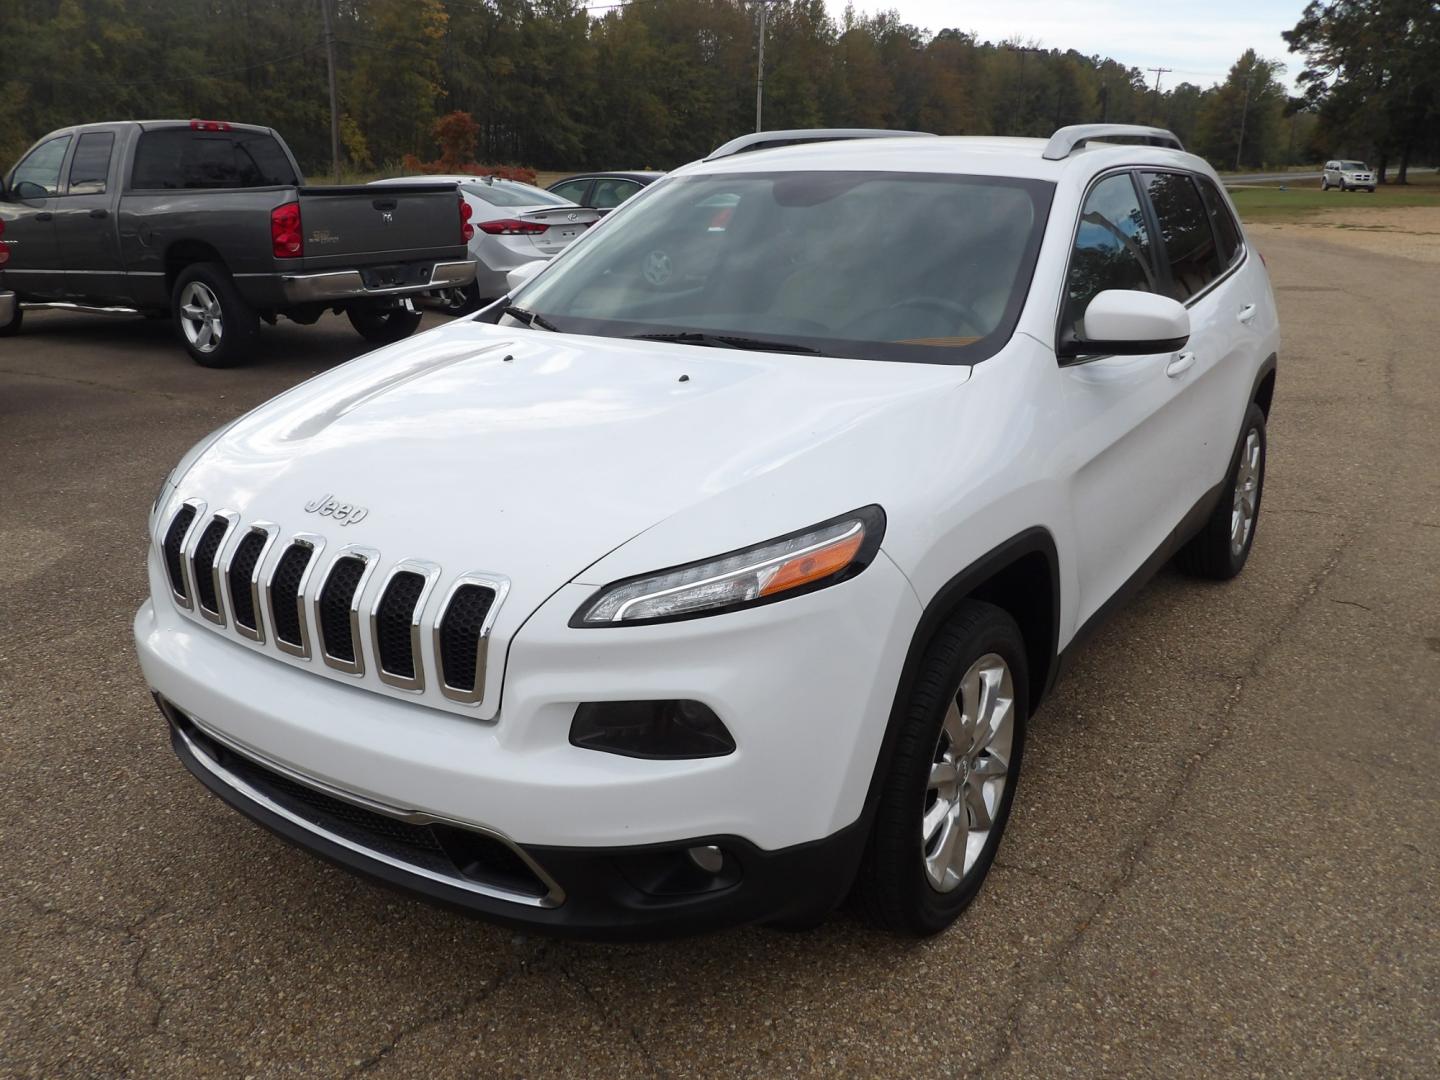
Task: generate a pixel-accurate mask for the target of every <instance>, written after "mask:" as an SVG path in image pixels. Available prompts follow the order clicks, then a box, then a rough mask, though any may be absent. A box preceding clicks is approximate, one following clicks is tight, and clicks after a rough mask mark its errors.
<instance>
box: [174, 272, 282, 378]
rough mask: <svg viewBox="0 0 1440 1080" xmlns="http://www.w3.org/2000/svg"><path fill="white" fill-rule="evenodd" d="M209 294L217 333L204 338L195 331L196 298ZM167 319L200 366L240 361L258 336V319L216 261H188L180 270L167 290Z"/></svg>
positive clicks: (222, 365)
mask: <svg viewBox="0 0 1440 1080" xmlns="http://www.w3.org/2000/svg"><path fill="white" fill-rule="evenodd" d="M206 297H209V298H212V299H213V300H214V302H215V303H216V304H217V305H218V308H219V320H220V334H219V339H218V344H216V343H215V337H214V334H213V331H212V333H211V335H210V336H209V337H208V338H207V337H206V336H205V334H204V333H203V327H202V331H200V332H197V331H196V329H195V328H196V325H197V319H196V318H195V317H194V316H193V314H192V313H193V312H195V311H197V310H199V307H200V305H199V304H197V302H196V301H197V300H203V299H205V298H206ZM170 319H171V322H172V323H173V324H174V326H175V333H176V334H177V335H179V338H180V342H181V344H183V345H184V346H185V351H186V352H188V353H189V354H190V359H192V360H194V361H195V362H196V363H197V364H199V365H200V366H201V367H207V368H229V367H235V366H236V365H237V364H241V363H244V362H245V361H246V360H247V359H249V357H250V354H251V353H252V352H253V351H254V349H255V342H256V339H257V338H258V337H259V336H260V320H259V318H258V317H257V316H256V314H255V311H254V309H253V308H251V307H250V305H249V304H247V303H246V302H245V299H244V297H242V296H241V295H240V291H239V290H238V289H236V288H235V282H234V281H233V280H231V277H230V273H229V271H227V270H226V269H225V267H223V266H221V265H220V264H219V263H191V264H190V265H189V266H187V267H185V268H184V269H183V270H181V271H180V274H179V276H178V277H176V279H175V287H174V288H173V289H172V290H171V291H170Z"/></svg>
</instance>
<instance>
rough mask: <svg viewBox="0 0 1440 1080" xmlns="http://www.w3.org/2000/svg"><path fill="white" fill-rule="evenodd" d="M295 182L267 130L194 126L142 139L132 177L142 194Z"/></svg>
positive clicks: (276, 143) (286, 160)
mask: <svg viewBox="0 0 1440 1080" xmlns="http://www.w3.org/2000/svg"><path fill="white" fill-rule="evenodd" d="M297 182H298V179H297V177H296V176H295V170H294V169H293V168H291V166H290V161H289V159H288V158H287V157H286V156H285V152H284V151H283V150H282V149H281V148H280V143H279V141H278V140H277V139H276V138H275V136H273V135H271V134H269V133H268V132H264V131H195V130H192V129H190V128H162V129H161V130H159V131H147V132H145V133H144V134H143V135H141V136H140V145H139V146H138V147H137V148H136V150H135V171H134V173H133V174H132V175H131V178H130V186H131V187H132V188H135V189H137V190H142V191H153V190H159V189H169V188H246V187H270V186H273V185H276V184H295V183H297Z"/></svg>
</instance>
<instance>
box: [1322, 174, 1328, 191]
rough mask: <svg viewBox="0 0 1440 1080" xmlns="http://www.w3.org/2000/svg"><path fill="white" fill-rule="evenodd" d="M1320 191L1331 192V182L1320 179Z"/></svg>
mask: <svg viewBox="0 0 1440 1080" xmlns="http://www.w3.org/2000/svg"><path fill="white" fill-rule="evenodd" d="M1320 190H1321V191H1329V190H1330V181H1329V180H1327V179H1325V178H1324V177H1321V178H1320Z"/></svg>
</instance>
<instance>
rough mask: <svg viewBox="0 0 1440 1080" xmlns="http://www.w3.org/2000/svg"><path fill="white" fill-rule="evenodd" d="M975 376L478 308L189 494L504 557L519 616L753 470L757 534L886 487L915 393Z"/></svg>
mask: <svg viewBox="0 0 1440 1080" xmlns="http://www.w3.org/2000/svg"><path fill="white" fill-rule="evenodd" d="M968 376H969V369H968V368H965V367H946V366H938V365H929V364H903V363H883V362H874V361H863V360H844V359H834V358H826V357H811V356H794V355H789V354H776V353H758V352H744V351H738V350H728V349H715V348H702V347H696V346H686V345H671V344H661V343H655V342H639V341H622V340H617V339H610V338H594V337H580V336H574V335H562V334H550V333H546V332H543V331H538V330H528V329H518V328H502V327H497V326H491V325H487V324H482V323H473V322H467V321H462V322H456V323H451V324H449V325H448V326H446V327H442V328H441V329H438V330H435V331H431V332H429V333H427V334H423V335H420V336H419V337H416V338H413V339H411V340H409V341H406V342H402V343H400V344H398V345H394V346H390V347H388V348H386V349H383V350H380V351H379V352H375V353H372V354H370V355H368V356H365V357H362V358H360V359H358V360H355V361H352V362H351V363H349V364H345V365H343V366H341V367H339V368H336V369H335V370H333V371H330V372H328V373H326V374H324V375H321V376H319V377H317V378H315V379H312V380H310V381H309V382H307V383H304V384H302V385H300V386H298V387H296V388H294V389H293V390H290V391H289V392H287V393H285V394H283V395H281V396H280V397H278V398H276V399H274V400H273V401H271V402H269V403H268V404H266V405H263V406H261V407H260V408H258V409H256V410H255V411H254V412H252V413H250V414H249V415H247V416H245V417H242V418H241V419H240V420H239V421H237V422H236V423H235V424H234V425H233V426H232V427H230V428H229V429H228V430H227V431H225V432H224V433H223V434H222V435H220V436H219V437H218V438H217V439H216V440H215V442H214V443H213V444H212V445H210V446H209V447H208V449H206V450H204V452H203V453H201V454H199V455H198V457H197V458H196V460H195V462H194V464H193V465H192V466H191V467H190V469H189V471H188V472H187V473H185V475H183V476H181V477H178V478H177V484H176V495H175V496H172V498H173V497H180V498H199V499H204V500H205V501H206V503H207V504H208V506H209V508H210V509H211V510H214V509H220V508H225V509H229V510H233V511H235V512H236V513H237V514H239V516H240V519H241V520H242V521H253V520H257V519H263V520H266V521H272V522H276V523H278V524H279V526H280V528H281V530H282V532H283V533H284V534H287V535H288V534H293V533H296V532H315V533H320V534H321V535H324V536H325V537H326V538H327V541H328V543H329V544H330V545H332V547H331V550H334V547H333V545H339V544H359V545H363V546H366V547H370V548H374V549H377V550H378V551H379V552H380V553H381V557H382V563H383V564H391V563H393V562H394V561H397V560H400V559H405V558H414V559H424V560H428V561H432V562H435V563H438V564H439V565H440V566H441V567H442V568H443V574H444V577H445V578H446V579H448V578H450V577H452V576H453V575H455V574H460V573H464V572H468V571H486V572H492V573H499V574H503V575H505V576H507V577H509V578H510V579H511V582H512V591H511V596H510V599H509V600H508V601H507V603H506V608H507V610H506V611H505V612H503V613H502V622H511V623H514V622H516V621H517V620H520V621H523V618H524V617H525V616H526V615H528V614H529V613H530V612H531V611H533V610H534V609H535V607H537V606H538V605H539V604H540V603H541V602H543V601H544V599H545V598H546V597H547V596H548V595H550V594H551V593H552V592H554V591H555V590H556V589H557V588H559V587H560V586H561V585H563V584H564V583H565V582H567V581H570V580H572V579H574V578H575V577H576V576H577V575H580V574H581V573H582V572H583V571H584V570H585V569H586V568H587V567H588V566H590V565H591V564H592V563H594V562H595V561H596V560H598V559H600V558H602V557H603V556H605V555H606V554H607V553H609V552H611V551H612V550H613V549H615V548H617V547H619V546H620V545H622V544H624V543H625V542H626V541H627V540H629V539H631V538H632V537H634V536H636V535H637V534H639V533H641V532H643V531H645V530H646V529H649V528H650V527H651V526H653V525H655V524H656V523H657V522H660V521H662V520H664V519H666V518H670V517H672V516H674V515H677V514H681V513H683V512H684V511H685V510H686V509H687V508H689V507H692V506H694V505H695V504H698V503H702V502H705V501H707V500H713V499H715V498H716V497H717V496H719V495H721V494H726V495H727V496H729V498H727V499H726V502H727V503H730V502H731V501H732V499H733V498H734V497H735V496H736V495H737V494H739V492H738V489H741V488H745V487H747V486H749V487H751V488H753V489H754V490H755V493H756V495H755V501H754V504H753V511H752V509H751V503H750V502H749V501H743V500H742V501H743V504H744V505H745V507H746V511H745V517H746V518H747V519H753V520H748V521H745V522H741V523H739V526H738V528H739V530H740V532H738V533H737V534H736V535H741V534H743V535H747V536H748V535H749V534H750V533H752V532H753V533H754V535H753V536H749V540H748V541H747V542H758V541H762V540H765V539H768V538H769V537H770V536H773V535H776V534H778V533H781V532H785V531H788V530H790V529H794V528H798V527H803V526H805V525H807V524H810V523H811V522H812V521H818V520H821V519H823V518H825V517H829V516H832V515H834V514H837V513H843V512H844V511H846V510H850V509H853V508H855V507H856V506H861V505H864V504H866V503H868V502H873V501H877V499H878V498H879V497H880V491H879V490H878V489H879V481H878V479H877V480H876V481H874V482H871V481H870V480H869V479H867V477H872V476H874V477H878V476H879V475H881V474H883V472H884V471H885V470H886V469H887V468H890V467H900V464H899V463H900V462H903V461H904V460H906V459H907V458H909V460H911V461H913V460H916V459H915V458H914V457H913V456H912V455H914V454H915V453H916V447H915V446H914V444H913V439H912V436H911V435H910V434H909V433H910V432H912V431H913V430H914V426H913V425H912V424H911V423H910V422H909V421H907V419H906V418H905V416H904V415H903V414H906V413H907V412H910V411H914V410H922V411H923V410H926V409H932V410H933V408H934V401H935V399H936V398H943V397H944V396H945V394H944V392H943V391H944V390H946V389H948V388H950V387H953V386H956V385H958V384H960V383H963V382H964V381H965V380H966V379H967V378H968ZM920 460H923V458H922V459H920ZM326 495H330V496H333V497H334V498H335V499H336V500H338V501H339V502H342V503H349V504H351V506H353V507H363V508H365V510H366V513H365V514H364V515H363V516H361V517H360V520H358V521H355V522H353V523H352V524H340V523H338V522H337V521H336V520H335V519H334V517H324V516H320V515H319V514H317V513H315V512H307V511H306V506H307V505H309V504H315V503H317V501H319V500H321V499H322V497H323V496H326ZM172 505H173V504H172ZM706 539H708V538H702V539H701V540H700V541H699V543H700V544H702V545H703V544H704V542H705V540H706ZM717 543H722V544H723V543H724V541H723V540H722V539H720V538H717ZM731 546H733V545H731ZM723 550H726V548H725V547H724V546H721V547H716V548H714V550H713V551H710V550H699V551H676V552H675V554H674V557H673V559H672V560H671V561H672V562H680V561H684V560H686V559H689V558H693V557H700V556H704V555H706V554H714V553H718V552H720V551H723ZM512 629H513V627H512ZM502 630H503V627H502V626H501V625H497V627H496V632H497V636H500V634H501V632H502Z"/></svg>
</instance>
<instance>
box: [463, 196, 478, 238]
mask: <svg viewBox="0 0 1440 1080" xmlns="http://www.w3.org/2000/svg"><path fill="white" fill-rule="evenodd" d="M474 212H475V211H473V210H471V209H470V204H469V203H467V202H466V201H465V196H464V195H461V196H460V239H461V240H463V241H465V243H467V244H468V243H469V242H470V241H471V240H472V239H473V238H474V236H475V226H474V225H471V224H470V215H471V214H473V213H474Z"/></svg>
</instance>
